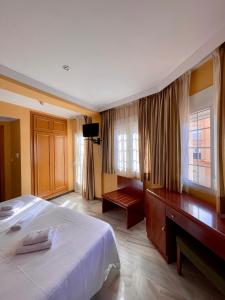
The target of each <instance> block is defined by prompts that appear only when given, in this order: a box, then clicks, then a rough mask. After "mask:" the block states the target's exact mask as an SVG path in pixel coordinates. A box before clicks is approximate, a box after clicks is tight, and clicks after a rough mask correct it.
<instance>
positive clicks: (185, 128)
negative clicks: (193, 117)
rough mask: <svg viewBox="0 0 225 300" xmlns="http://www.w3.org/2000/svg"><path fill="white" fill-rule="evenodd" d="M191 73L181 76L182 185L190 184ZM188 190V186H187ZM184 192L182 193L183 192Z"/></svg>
mask: <svg viewBox="0 0 225 300" xmlns="http://www.w3.org/2000/svg"><path fill="white" fill-rule="evenodd" d="M190 78H191V71H188V72H186V73H185V74H184V75H182V76H181V78H180V80H181V89H182V91H181V98H180V102H179V112H180V130H181V184H182V187H181V188H183V185H184V184H186V185H187V182H188V161H189V158H188V146H189V116H190V113H189V87H190ZM186 188H187V186H186ZM181 192H182V191H181Z"/></svg>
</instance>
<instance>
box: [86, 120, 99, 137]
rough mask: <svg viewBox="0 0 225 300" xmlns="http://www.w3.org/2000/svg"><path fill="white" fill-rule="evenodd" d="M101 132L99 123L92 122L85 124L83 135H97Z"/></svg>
mask: <svg viewBox="0 0 225 300" xmlns="http://www.w3.org/2000/svg"><path fill="white" fill-rule="evenodd" d="M98 132H99V124H98V123H91V124H85V125H83V137H96V136H98Z"/></svg>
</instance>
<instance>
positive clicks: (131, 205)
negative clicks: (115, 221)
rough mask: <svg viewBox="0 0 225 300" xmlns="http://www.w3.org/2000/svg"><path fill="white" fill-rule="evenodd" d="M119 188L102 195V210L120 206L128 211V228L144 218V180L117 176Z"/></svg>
mask: <svg viewBox="0 0 225 300" xmlns="http://www.w3.org/2000/svg"><path fill="white" fill-rule="evenodd" d="M117 186H118V189H117V190H115V191H112V192H109V193H105V194H103V195H102V198H103V201H102V212H103V213H104V212H106V211H109V210H110V209H113V208H114V207H115V206H119V207H121V208H123V209H124V210H125V211H126V226H127V229H129V228H130V227H132V226H134V225H136V224H137V223H138V222H140V221H141V220H143V219H144V191H143V182H141V181H140V180H137V179H131V178H126V177H122V176H117Z"/></svg>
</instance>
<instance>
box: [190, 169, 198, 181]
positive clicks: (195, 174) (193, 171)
mask: <svg viewBox="0 0 225 300" xmlns="http://www.w3.org/2000/svg"><path fill="white" fill-rule="evenodd" d="M188 173H189V180H191V181H193V182H195V183H198V167H197V166H192V165H189V170H188Z"/></svg>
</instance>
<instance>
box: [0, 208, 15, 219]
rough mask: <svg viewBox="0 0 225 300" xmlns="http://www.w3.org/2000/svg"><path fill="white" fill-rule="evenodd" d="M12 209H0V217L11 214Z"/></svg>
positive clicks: (6, 216)
mask: <svg viewBox="0 0 225 300" xmlns="http://www.w3.org/2000/svg"><path fill="white" fill-rule="evenodd" d="M13 213H14V212H13V210H0V218H8V217H11V216H12V215H13Z"/></svg>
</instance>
